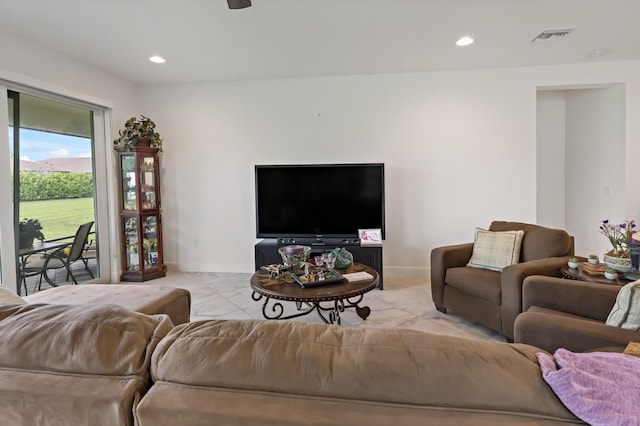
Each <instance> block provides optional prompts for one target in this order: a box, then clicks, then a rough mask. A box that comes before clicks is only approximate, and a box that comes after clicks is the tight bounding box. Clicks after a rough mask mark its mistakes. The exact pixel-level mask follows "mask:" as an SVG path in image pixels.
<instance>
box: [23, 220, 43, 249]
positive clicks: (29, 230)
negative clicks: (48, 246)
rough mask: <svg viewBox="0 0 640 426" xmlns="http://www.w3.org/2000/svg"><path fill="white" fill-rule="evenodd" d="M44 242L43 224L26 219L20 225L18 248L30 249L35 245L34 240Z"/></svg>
mask: <svg viewBox="0 0 640 426" xmlns="http://www.w3.org/2000/svg"><path fill="white" fill-rule="evenodd" d="M36 239H37V240H40V241H42V240H44V234H43V233H42V224H41V223H40V221H39V220H38V219H27V218H24V219H22V220H21V221H20V223H19V224H18V246H19V247H20V248H28V247H31V246H32V245H33V240H36Z"/></svg>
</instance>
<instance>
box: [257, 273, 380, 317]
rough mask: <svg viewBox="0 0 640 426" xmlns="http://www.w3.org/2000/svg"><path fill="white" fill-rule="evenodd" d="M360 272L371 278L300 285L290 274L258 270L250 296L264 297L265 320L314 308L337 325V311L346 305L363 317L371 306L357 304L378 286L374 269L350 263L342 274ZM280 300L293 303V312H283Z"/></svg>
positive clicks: (291, 315)
mask: <svg viewBox="0 0 640 426" xmlns="http://www.w3.org/2000/svg"><path fill="white" fill-rule="evenodd" d="M359 271H365V272H368V273H369V274H371V276H372V277H373V278H371V279H367V280H362V281H353V282H347V281H346V280H345V281H344V282H340V283H334V284H326V285H320V286H317V287H307V288H302V287H301V286H300V285H299V284H298V283H296V282H295V281H294V280H293V278H291V276H290V275H289V274H282V275H281V276H280V277H279V278H271V277H270V276H269V273H268V272H267V271H264V270H259V271H257V272H256V273H255V274H253V276H252V277H251V288H252V289H253V294H252V295H251V297H252V298H253V300H255V301H256V302H258V301H260V300H262V299H264V302H263V304H262V315H263V316H264V317H265V318H266V319H292V318H297V317H301V316H304V315H308V314H310V313H311V312H313V311H316V312H318V315H319V316H320V318H321V319H322V321H324V322H325V323H327V324H340V313H342V312H344V310H345V309H347V308H354V309H355V311H356V314H358V316H359V317H360V318H362V319H363V320H366V319H367V317H368V316H369V314H370V313H371V309H370V308H369V307H368V306H360V302H362V299H363V298H364V294H365V293H367V292H369V291H371V290H373V289H374V288H376V287H377V286H378V283H379V280H380V277H379V276H378V273H377V272H376V271H375V270H374V269H372V268H370V267H368V266H366V265H362V264H359V263H354V264H353V265H351V266H350V267H349V269H347V271H346V272H345V273H351V272H359ZM280 301H287V302H295V304H296V312H295V313H293V314H289V315H285V312H284V311H285V309H284V306H283V305H282V303H280ZM325 313H328V315H325Z"/></svg>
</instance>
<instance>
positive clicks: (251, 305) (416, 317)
mask: <svg viewBox="0 0 640 426" xmlns="http://www.w3.org/2000/svg"><path fill="white" fill-rule="evenodd" d="M250 278H251V274H248V273H246V274H244V273H213V272H172V271H169V272H168V274H167V276H166V277H165V278H160V279H157V280H153V281H149V282H148V284H149V285H167V286H173V287H182V288H185V289H187V290H189V291H190V292H191V296H192V307H191V320H192V321H197V320H205V319H252V318H253V319H262V318H263V315H262V304H263V303H262V302H263V300H264V299H263V300H261V301H258V302H256V301H254V300H253V299H252V298H251V294H252V290H251V288H250V287H249V280H250ZM283 304H284V306H285V315H286V314H287V313H294V312H295V303H293V302H283ZM360 305H361V306H369V307H370V308H371V315H370V316H369V317H368V318H367V320H366V321H365V320H362V319H361V318H360V317H358V316H357V315H356V313H355V311H354V310H353V309H346V310H345V312H343V313H342V314H341V320H342V325H348V326H353V327H378V328H410V329H414V330H422V331H428V332H431V333H436V334H446V335H453V336H460V337H469V338H475V339H483V340H492V341H498V342H505V338H504V336H502V335H501V334H499V333H496V332H495V331H493V330H489V329H487V328H485V327H483V326H481V325H478V324H476V323H474V322H472V321H470V320H467V319H466V318H464V317H461V316H458V315H454V314H447V315H445V314H442V313H441V312H438V311H437V310H436V309H435V306H434V305H433V302H432V300H431V288H430V286H429V280H428V278H420V277H388V276H385V281H384V290H373V291H371V292H369V293H366V294H365V295H364V299H363V301H362V302H361V304H360ZM269 306H271V305H269ZM294 321H306V322H317V323H320V322H322V320H321V319H320V318H319V317H318V315H317V314H316V313H315V312H312V313H310V314H309V315H307V316H304V317H300V318H296V319H294Z"/></svg>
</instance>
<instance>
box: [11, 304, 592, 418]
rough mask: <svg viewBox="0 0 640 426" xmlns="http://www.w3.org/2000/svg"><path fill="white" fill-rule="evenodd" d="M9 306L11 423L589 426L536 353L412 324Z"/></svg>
mask: <svg viewBox="0 0 640 426" xmlns="http://www.w3.org/2000/svg"><path fill="white" fill-rule="evenodd" d="M170 327H171V326H170V323H169V321H168V319H167V317H166V316H165V315H158V316H146V315H143V314H139V313H135V312H131V311H127V310H125V309H123V308H120V307H117V306H113V305H107V306H99V305H94V306H88V307H83V306H63V305H59V306H54V305H22V306H17V305H0V341H2V351H0V419H2V425H3V426H13V425H74V426H79V425H110V426H114V425H131V424H133V423H134V421H135V423H136V424H138V425H140V426H147V425H153V426H162V425H172V426H173V425H177V424H180V425H267V426H268V425H274V426H275V425H278V426H283V425H284V426H286V425H300V424H308V425H311V424H316V425H344V424H371V425H380V426H382V425H385V426H386V425H389V424H394V425H398V426H402V425H424V424H437V425H448V424H451V425H454V424H455V425H459V424H465V425H493V424H498V423H499V424H509V425H516V424H522V425H560V424H582V423H581V422H580V421H579V420H578V419H577V418H576V417H574V416H573V415H572V414H571V413H570V412H569V411H568V410H567V409H566V408H565V407H564V406H563V404H562V403H561V402H560V401H559V400H558V399H557V398H556V396H555V394H554V393H553V392H552V390H551V389H550V388H549V387H548V386H547V384H546V383H545V382H544V381H543V380H542V377H541V372H540V369H539V367H538V364H537V362H536V360H535V357H534V353H535V352H536V351H539V349H537V348H535V347H532V346H528V345H520V344H504V343H497V342H484V341H475V340H467V339H462V338H456V337H447V336H438V335H432V334H427V333H422V332H418V331H412V330H391V329H389V330H382V329H357V328H349V327H340V326H337V325H323V324H308V323H298V322H287V321H264V320H262V321H260V320H245V321H203V322H195V323H189V324H182V325H180V326H177V327H175V328H173V329H171V330H170Z"/></svg>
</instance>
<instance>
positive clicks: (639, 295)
mask: <svg viewBox="0 0 640 426" xmlns="http://www.w3.org/2000/svg"><path fill="white" fill-rule="evenodd" d="M606 324H607V325H611V326H614V327H620V328H624V329H627V330H640V280H638V281H634V282H631V283H629V284H626V285H625V286H624V287H622V288H621V289H620V291H619V292H618V297H616V303H615V304H614V305H613V309H611V312H610V313H609V316H608V317H607V322H606Z"/></svg>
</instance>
